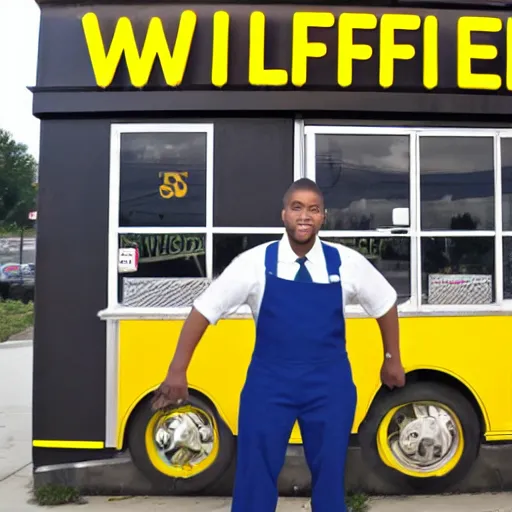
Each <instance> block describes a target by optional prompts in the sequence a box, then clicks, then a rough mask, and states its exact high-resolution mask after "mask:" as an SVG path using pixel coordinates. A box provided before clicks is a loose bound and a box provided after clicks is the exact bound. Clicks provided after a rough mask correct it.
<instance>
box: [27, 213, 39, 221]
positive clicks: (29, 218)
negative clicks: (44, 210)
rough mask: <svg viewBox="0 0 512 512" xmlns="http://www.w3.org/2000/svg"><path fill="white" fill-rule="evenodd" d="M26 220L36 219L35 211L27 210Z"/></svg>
mask: <svg viewBox="0 0 512 512" xmlns="http://www.w3.org/2000/svg"><path fill="white" fill-rule="evenodd" d="M28 220H37V212H28Z"/></svg>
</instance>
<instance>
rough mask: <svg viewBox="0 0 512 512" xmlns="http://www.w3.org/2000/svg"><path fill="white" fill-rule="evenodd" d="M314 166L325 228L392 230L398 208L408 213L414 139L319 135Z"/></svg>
mask: <svg viewBox="0 0 512 512" xmlns="http://www.w3.org/2000/svg"><path fill="white" fill-rule="evenodd" d="M315 163H316V182H317V183H318V186H319V187H320V188H321V190H322V192H323V193H324V195H325V206H326V209H327V218H326V223H325V227H324V229H336V230H370V229H376V228H378V227H389V226H392V214H393V208H409V170H410V152H409V136H402V135H401V136H395V135H318V136H317V137H316V157H315Z"/></svg>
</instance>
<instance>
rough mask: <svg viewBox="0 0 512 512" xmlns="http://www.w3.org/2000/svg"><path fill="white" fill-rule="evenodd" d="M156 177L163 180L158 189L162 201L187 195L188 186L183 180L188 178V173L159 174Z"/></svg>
mask: <svg viewBox="0 0 512 512" xmlns="http://www.w3.org/2000/svg"><path fill="white" fill-rule="evenodd" d="M158 177H159V178H161V179H162V180H163V183H162V185H160V189H159V190H160V197H162V198H163V199H170V198H171V197H178V198H181V197H185V196H186V195H187V192H188V185H187V183H186V182H185V180H184V179H183V178H188V172H159V173H158Z"/></svg>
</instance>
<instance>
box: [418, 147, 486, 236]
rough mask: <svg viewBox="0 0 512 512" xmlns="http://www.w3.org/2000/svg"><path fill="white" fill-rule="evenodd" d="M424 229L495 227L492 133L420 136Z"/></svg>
mask: <svg viewBox="0 0 512 512" xmlns="http://www.w3.org/2000/svg"><path fill="white" fill-rule="evenodd" d="M420 186H421V189H420V197H421V229H432V230H443V229H453V230H475V229H484V230H485V229H490V230H492V229H494V145H493V139H492V138H491V137H488V138H487V137H420Z"/></svg>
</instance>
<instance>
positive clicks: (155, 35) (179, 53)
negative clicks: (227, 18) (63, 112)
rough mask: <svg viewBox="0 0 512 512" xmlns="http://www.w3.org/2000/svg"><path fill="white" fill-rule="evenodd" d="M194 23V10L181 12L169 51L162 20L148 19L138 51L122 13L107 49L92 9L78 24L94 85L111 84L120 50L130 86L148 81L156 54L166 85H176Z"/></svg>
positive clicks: (130, 28)
mask: <svg viewBox="0 0 512 512" xmlns="http://www.w3.org/2000/svg"><path fill="white" fill-rule="evenodd" d="M196 23H197V15H196V13H195V12H193V11H184V12H183V13H182V14H181V17H180V22H179V26H178V33H177V35H176V42H175V45H174V50H173V53H172V54H171V51H170V49H169V44H168V43H167V39H166V37H165V32H164V27H163V25H162V20H161V19H160V18H151V21H150V22H149V27H148V31H147V33H146V40H145V41H144V44H143V46H142V52H141V53H140V54H139V49H138V48H137V42H136V40H135V35H134V33H133V27H132V24H131V21H130V20H129V19H128V18H126V17H124V16H123V17H122V18H120V19H119V20H118V22H117V25H116V28H115V31H114V36H113V37H112V43H111V44H110V48H109V50H108V52H107V51H105V45H104V42H103V36H102V34H101V30H100V25H99V22H98V17H97V16H96V14H94V13H93V12H89V13H87V14H86V15H85V16H84V17H83V18H82V27H83V31H84V35H85V40H86V43H87V48H88V50H89V57H90V59H91V64H92V68H93V72H94V77H95V79H96V83H97V85H98V86H99V87H104V88H105V87H108V86H109V85H110V84H111V83H112V80H113V79H114V76H115V73H116V70H117V67H118V66H119V62H120V61H121V57H122V55H123V52H124V55H125V58H126V66H127V68H128V74H129V75H130V80H131V83H132V85H133V86H134V87H144V86H145V85H146V84H147V83H148V80H149V75H150V74H151V70H152V68H153V64H154V62H155V59H156V57H157V56H158V57H159V58H160V64H161V66H162V72H163V74H164V78H165V82H166V83H167V85H169V86H171V87H175V86H177V85H179V84H180V83H181V82H182V80H183V75H184V74H185V70H186V68H187V62H188V57H189V54H190V47H191V46H192V38H193V37H194V32H195V28H196Z"/></svg>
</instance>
